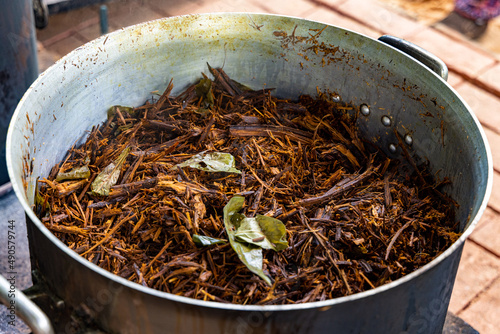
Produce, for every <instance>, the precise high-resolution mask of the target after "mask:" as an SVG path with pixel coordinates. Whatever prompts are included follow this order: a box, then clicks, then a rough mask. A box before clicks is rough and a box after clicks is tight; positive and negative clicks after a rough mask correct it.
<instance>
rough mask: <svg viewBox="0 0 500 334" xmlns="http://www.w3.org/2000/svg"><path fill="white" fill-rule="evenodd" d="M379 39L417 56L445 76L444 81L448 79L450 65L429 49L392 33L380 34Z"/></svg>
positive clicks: (412, 55) (416, 57) (438, 73)
mask: <svg viewBox="0 0 500 334" xmlns="http://www.w3.org/2000/svg"><path fill="white" fill-rule="evenodd" d="M378 40H379V41H381V42H384V43H385V44H388V45H390V46H392V47H394V48H396V49H398V50H399V51H402V52H404V53H406V54H407V55H409V56H410V57H413V58H415V59H416V60H418V61H419V62H421V63H422V64H424V65H425V66H427V67H428V68H429V69H431V70H432V71H433V72H435V73H436V74H437V75H439V76H440V77H441V78H443V80H444V81H446V80H448V67H447V66H446V64H445V63H444V61H442V60H441V59H439V58H438V57H436V56H435V55H433V54H432V53H430V52H429V51H427V50H425V49H423V48H421V47H420V46H418V45H416V44H413V43H411V42H408V41H407V40H404V39H402V38H398V37H394V36H390V35H383V36H380V37H379V38H378Z"/></svg>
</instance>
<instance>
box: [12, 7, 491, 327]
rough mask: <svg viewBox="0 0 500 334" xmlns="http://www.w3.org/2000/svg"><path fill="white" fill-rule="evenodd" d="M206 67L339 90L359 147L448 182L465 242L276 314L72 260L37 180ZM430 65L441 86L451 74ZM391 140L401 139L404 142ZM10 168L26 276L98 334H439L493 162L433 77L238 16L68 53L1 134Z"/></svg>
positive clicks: (141, 31) (360, 40)
mask: <svg viewBox="0 0 500 334" xmlns="http://www.w3.org/2000/svg"><path fill="white" fill-rule="evenodd" d="M403 44H404V43H403ZM410 49H412V50H413V51H415V50H416V52H414V53H415V54H422V52H420V51H421V50H420V51H419V50H418V49H414V48H411V47H410ZM427 56H428V57H427V60H428V59H432V58H433V57H432V56H431V55H427ZM424 58H425V57H424ZM427 60H425V59H424V61H427ZM207 62H208V63H209V64H210V65H212V66H223V67H224V70H225V71H226V72H227V73H228V74H229V75H230V76H231V77H232V78H233V79H235V80H237V81H239V82H242V83H244V84H246V85H249V86H251V87H252V88H255V89H259V88H262V87H264V86H265V87H276V91H275V94H276V95H277V96H279V97H283V98H296V97H297V96H299V94H303V93H309V94H312V95H314V94H315V93H316V88H317V87H319V88H320V89H329V90H330V91H332V92H336V93H337V94H338V95H339V96H340V97H341V98H342V99H343V100H344V101H346V102H350V103H352V104H353V105H354V106H356V108H357V111H360V113H359V122H360V128H361V129H362V131H363V132H364V134H365V136H366V138H368V139H370V140H373V142H375V143H376V144H377V145H381V147H382V149H383V150H385V151H386V152H387V154H389V155H390V156H391V157H393V158H401V157H402V156H403V154H402V147H401V145H405V146H406V149H407V150H408V151H409V152H410V153H411V154H416V155H418V156H419V157H420V159H421V161H422V160H425V159H428V161H429V164H430V168H431V170H432V171H433V172H434V173H435V174H436V176H437V177H439V178H441V179H442V178H445V177H447V178H449V179H450V180H451V183H452V184H451V186H448V188H447V189H446V192H447V193H448V194H449V195H451V196H452V197H453V198H454V199H455V200H456V201H457V202H458V203H459V207H458V209H457V210H458V211H457V217H458V219H459V220H460V228H461V230H462V231H463V232H464V233H463V235H462V236H461V237H460V239H459V240H458V241H457V242H456V243H455V244H453V246H452V247H450V248H449V249H448V250H447V251H445V252H444V253H443V254H442V255H440V256H439V257H438V258H436V259H435V260H434V261H432V262H431V263H429V264H427V265H426V266H424V267H423V268H421V269H419V270H417V271H415V272H413V273H411V274H409V275H407V276H405V277H403V278H401V279H399V280H397V281H394V282H392V283H389V284H386V285H384V286H381V287H378V288H376V289H373V290H370V291H366V292H363V293H358V294H354V295H351V296H347V297H342V298H337V299H334V300H327V301H323V302H314V303H307V304H301V305H285V306H256V305H246V306H242V305H228V304H222V303H216V302H208V301H199V300H193V299H189V298H185V297H180V296H175V295H172V294H168V293H165V292H159V291H155V290H152V289H149V288H146V287H143V286H141V285H138V284H135V283H131V282H129V281H127V280H125V279H122V278H120V277H118V276H115V275H113V274H111V273H109V272H107V271H105V270H103V269H101V268H99V267H97V266H95V265H93V264H91V263H90V262H88V261H86V260H84V259H83V258H80V257H79V256H78V255H77V254H76V253H75V252H73V251H71V250H70V249H69V248H67V247H66V246H65V245H64V244H63V243H62V242H61V241H59V240H58V239H57V238H56V237H54V235H52V234H51V233H50V232H49V230H48V229H46V228H45V227H44V225H43V224H42V223H41V222H40V220H39V219H38V218H37V217H36V216H35V214H34V213H33V211H32V209H31V205H32V203H33V194H34V191H33V190H34V185H35V179H36V177H37V176H40V175H41V176H42V177H43V176H47V175H48V173H49V171H50V168H51V166H53V165H54V164H55V163H56V162H58V161H60V160H61V159H62V158H63V157H64V155H65V153H66V152H67V150H68V149H69V148H70V147H71V146H72V145H74V144H75V143H79V142H81V141H82V138H84V137H85V136H86V135H87V131H88V130H89V129H90V128H91V126H92V125H94V124H98V123H101V122H103V121H104V120H105V119H106V110H107V108H109V107H110V106H111V105H115V104H121V105H132V106H137V105H140V104H142V103H144V102H145V100H146V99H147V98H149V97H150V92H151V91H155V90H159V91H163V90H164V89H165V87H166V85H167V84H168V82H169V80H170V79H171V78H173V79H174V84H175V90H174V92H173V94H175V93H177V92H179V91H181V90H183V89H184V88H185V87H186V86H187V85H188V84H189V83H192V82H194V81H195V80H196V79H198V78H200V73H201V72H203V71H205V72H206V71H207V65H206V64H207ZM437 63H438V65H439V62H437ZM437 68H438V69H439V70H441V72H442V75H443V76H445V73H446V69H445V68H443V67H442V66H437ZM384 116H387V117H384ZM388 120H389V121H388ZM395 132H397V133H398V134H399V135H400V137H401V138H404V140H403V141H402V143H401V144H400V143H399V142H398V140H397V137H396V134H395ZM7 159H8V169H9V174H10V178H11V180H12V183H13V187H14V189H15V191H16V194H17V196H18V198H19V200H20V201H21V202H22V205H23V206H24V209H25V210H26V214H27V217H28V220H29V222H28V233H29V241H30V247H31V255H32V265H33V267H34V268H35V269H36V270H38V271H39V273H40V274H41V275H42V277H44V278H45V280H46V282H47V284H48V286H49V287H50V288H51V289H52V290H53V291H54V292H55V294H56V295H57V296H59V297H60V298H62V299H63V300H64V301H65V302H66V303H67V304H68V305H70V306H73V307H76V306H78V305H80V304H82V303H85V304H86V305H87V309H89V310H91V311H92V312H93V316H94V317H95V319H96V320H97V322H98V323H99V324H100V326H102V328H103V329H104V330H106V331H110V332H116V333H273V334H274V333H327V332H328V333H333V332H335V333H338V332H341V333H402V332H405V333H406V332H408V333H439V332H440V331H441V330H442V327H443V323H444V319H445V316H446V310H447V307H448V303H449V300H450V295H451V292H452V288H453V283H454V279H455V275H456V271H457V267H458V263H459V260H460V255H461V252H462V248H463V245H464V241H465V239H466V238H467V237H468V236H469V235H470V233H471V231H472V229H473V228H474V226H475V225H476V223H477V221H478V220H479V218H480V216H481V214H482V213H483V211H484V210H485V208H486V203H487V200H488V197H489V194H490V191H491V185H492V163H491V154H490V151H489V148H488V144H487V142H486V139H485V135H484V133H483V130H482V129H481V126H480V124H479V122H478V120H477V119H476V117H475V116H474V114H473V113H472V111H471V110H470V109H469V107H468V106H467V105H466V103H465V102H464V101H463V100H462V98H461V97H460V96H458V95H457V93H456V92H455V91H454V90H453V88H451V87H450V86H449V85H448V84H447V83H446V82H445V81H444V80H443V78H441V77H440V76H439V75H437V74H436V73H434V72H433V71H431V70H430V69H429V68H428V67H426V66H424V65H422V63H420V62H419V61H416V60H415V59H414V58H412V57H410V56H408V55H407V54H405V53H403V52H401V51H399V50H397V49H396V48H394V47H392V46H388V45H387V44H386V43H384V42H381V41H377V40H374V39H371V38H368V37H366V36H362V35H359V34H357V33H355V32H352V31H349V30H345V29H341V28H338V27H333V26H329V25H325V24H323V23H318V22H312V21H307V20H303V19H297V18H290V17H283V16H274V15H260V14H247V13H244V14H234V13H233V14H207V15H190V16H183V17H173V18H168V19H162V20H158V21H153V22H147V23H144V24H140V25H137V26H133V27H130V28H127V29H124V30H120V31H117V32H114V33H111V34H109V35H106V36H103V37H101V38H98V39H96V40H95V41H92V42H90V43H88V44H86V45H84V46H82V47H80V48H78V49H76V50H75V51H73V52H72V53H70V54H69V55H67V56H66V57H64V58H63V59H61V60H60V61H58V62H57V63H56V64H55V65H54V66H52V67H51V68H50V69H48V70H47V71H46V72H45V73H43V74H42V75H41V76H40V77H39V79H38V80H37V81H36V82H35V83H34V84H33V85H32V86H31V88H30V89H29V91H28V92H27V93H26V95H25V96H24V97H23V99H22V101H21V103H20V104H19V106H18V108H17V110H16V112H15V115H14V117H13V120H12V123H11V125H10V129H9V133H8V142H7Z"/></svg>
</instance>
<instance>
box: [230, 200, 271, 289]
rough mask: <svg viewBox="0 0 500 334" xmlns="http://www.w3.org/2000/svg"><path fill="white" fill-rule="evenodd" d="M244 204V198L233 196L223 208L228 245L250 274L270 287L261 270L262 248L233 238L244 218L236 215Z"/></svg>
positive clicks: (267, 278) (269, 282)
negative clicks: (256, 276)
mask: <svg viewBox="0 0 500 334" xmlns="http://www.w3.org/2000/svg"><path fill="white" fill-rule="evenodd" d="M244 202H245V198H244V197H241V196H233V197H232V198H231V199H230V200H229V202H228V203H227V204H226V206H225V207H224V226H225V227H226V232H227V235H228V238H229V243H230V244H231V247H233V249H234V251H235V252H236V254H238V258H239V259H240V260H241V262H243V263H244V264H245V265H246V266H247V268H248V269H249V270H250V271H251V272H253V273H254V274H256V275H258V276H259V277H260V278H262V279H263V280H264V281H265V282H266V283H267V284H268V285H271V280H270V279H269V277H267V276H266V274H264V271H263V270H262V263H263V256H262V248H260V247H258V246H255V245H251V244H246V243H242V242H239V241H238V240H236V238H235V236H234V235H235V232H236V229H237V227H240V226H241V222H242V218H243V217H244V216H243V215H241V214H238V211H240V210H241V208H243V203H244Z"/></svg>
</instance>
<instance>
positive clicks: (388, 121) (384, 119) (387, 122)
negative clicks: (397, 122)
mask: <svg viewBox="0 0 500 334" xmlns="http://www.w3.org/2000/svg"><path fill="white" fill-rule="evenodd" d="M391 123H392V122H391V118H390V117H389V116H387V115H384V116H382V124H384V125H385V126H391Z"/></svg>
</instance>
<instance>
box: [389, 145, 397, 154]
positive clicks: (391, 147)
mask: <svg viewBox="0 0 500 334" xmlns="http://www.w3.org/2000/svg"><path fill="white" fill-rule="evenodd" d="M396 149H397V147H396V145H395V144H389V151H390V152H391V153H396Z"/></svg>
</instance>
